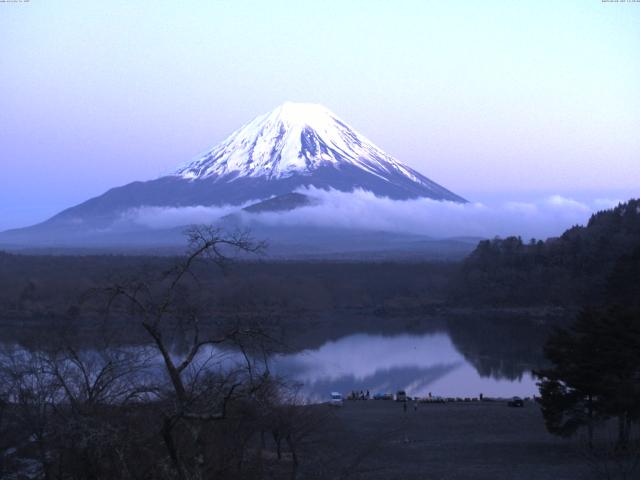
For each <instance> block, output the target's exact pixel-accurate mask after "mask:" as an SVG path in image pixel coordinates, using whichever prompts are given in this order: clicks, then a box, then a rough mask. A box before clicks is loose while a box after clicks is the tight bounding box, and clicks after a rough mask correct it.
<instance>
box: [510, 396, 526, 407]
mask: <svg viewBox="0 0 640 480" xmlns="http://www.w3.org/2000/svg"><path fill="white" fill-rule="evenodd" d="M507 405H508V406H509V407H524V401H523V400H522V399H521V398H520V397H513V398H512V399H511V400H509V401H508V402H507Z"/></svg>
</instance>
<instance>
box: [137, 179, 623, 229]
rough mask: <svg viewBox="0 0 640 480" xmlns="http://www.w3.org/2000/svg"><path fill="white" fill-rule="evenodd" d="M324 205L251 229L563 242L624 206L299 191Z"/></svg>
mask: <svg viewBox="0 0 640 480" xmlns="http://www.w3.org/2000/svg"><path fill="white" fill-rule="evenodd" d="M298 191H299V192H300V193H304V194H306V195H309V196H311V197H314V198H316V199H318V200H319V201H320V202H319V203H318V204H317V205H310V206H306V207H302V208H298V209H295V210H291V211H286V212H263V213H247V212H242V213H241V215H240V218H241V220H242V221H243V222H244V223H245V224H246V225H248V226H252V225H256V224H258V225H266V226H271V227H277V226H315V227H338V228H358V229H364V230H373V231H392V232H405V233H413V234H421V235H428V236H432V237H439V238H445V237H460V236H474V237H494V236H502V237H504V236H509V235H520V236H522V237H523V238H527V239H528V238H532V237H535V238H546V237H550V236H557V235H559V234H561V233H562V232H563V231H564V230H566V229H567V228H569V227H571V226H573V225H584V224H585V223H586V222H587V221H588V219H589V216H590V215H591V214H592V213H593V212H595V211H598V210H602V209H605V208H610V207H613V206H615V205H616V204H617V203H618V200H614V199H595V200H593V201H591V202H579V201H577V200H574V199H571V198H566V197H563V196H560V195H552V196H549V197H545V198H541V199H539V200H537V201H527V202H521V201H515V200H514V201H509V202H502V203H500V204H494V205H487V204H483V203H478V202H476V203H467V204H460V203H454V202H440V201H436V200H430V199H425V198H420V199H414V200H391V199H389V198H380V197H376V196H375V195H373V194H372V193H370V192H367V191H363V190H356V191H354V192H340V191H336V190H331V191H327V190H321V189H316V188H307V189H302V190H298ZM241 208H242V206H221V207H205V206H193V207H175V208H174V207H171V208H163V207H142V208H138V209H134V210H130V211H129V212H127V214H126V215H125V216H124V219H126V220H127V221H129V222H133V223H135V224H138V225H142V226H145V227H150V228H171V227H177V226H183V225H188V224H194V223H212V222H215V221H217V220H219V219H220V218H222V217H223V216H225V215H228V214H230V213H234V212H239V211H240V209H241Z"/></svg>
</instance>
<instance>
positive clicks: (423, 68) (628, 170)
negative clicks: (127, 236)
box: [0, 1, 640, 230]
mask: <svg viewBox="0 0 640 480" xmlns="http://www.w3.org/2000/svg"><path fill="white" fill-rule="evenodd" d="M333 12H339V15H338V14H337V13H333ZM638 20H640V8H638V5H637V4H635V5H634V4H631V3H627V4H625V3H606V2H604V3H603V2H600V1H593V2H577V1H566V2H538V1H536V2H526V3H525V2H522V3H518V4H517V5H516V4H514V3H510V2H509V3H508V2H498V1H487V2H481V3H478V4H475V3H474V4H461V3H454V4H451V3H445V2H418V1H405V2H399V3H394V4H393V5H384V4H376V3H371V2H367V3H364V2H352V3H349V4H348V5H344V4H340V3H338V2H333V3H332V2H329V4H327V5H326V6H325V7H324V8H323V9H320V10H318V9H316V8H313V7H312V6H306V5H297V6H296V8H293V7H292V5H291V4H287V3H286V2H275V3H273V4H258V5H253V4H242V3H206V2H189V3H187V4H177V3H175V2H154V3H151V2H136V3H135V4H133V3H130V2H129V3H126V2H123V3H117V2H109V3H93V4H88V3H87V2H75V1H69V2H64V4H56V5H54V4H47V3H45V2H35V1H34V2H28V3H5V4H2V5H0V40H2V44H3V53H2V55H0V69H2V71H3V75H2V76H1V77H0V103H1V104H2V105H3V113H5V114H4V115H3V116H0V144H1V145H2V153H1V155H2V167H3V175H2V177H0V230H4V229H8V228H15V227H22V226H27V225H31V224H34V223H37V222H40V221H43V220H45V219H47V218H49V217H50V216H52V215H54V214H55V213H57V212H59V211H61V210H63V209H64V208H68V207H71V206H73V205H75V204H78V203H81V202H83V201H85V200H87V199H89V198H91V197H94V196H98V195H100V194H102V193H104V192H105V191H106V190H108V189H110V188H112V187H116V186H119V185H123V184H126V183H129V182H132V181H136V180H150V179H153V178H157V177H158V176H160V175H162V174H163V173H167V172H169V171H171V170H173V169H174V168H175V167H177V166H178V165H180V164H182V163H184V162H185V161H187V160H189V159H191V158H193V157H194V156H195V155H196V154H197V153H198V152H200V151H202V150H204V149H206V148H208V147H211V146H213V145H215V144H217V143H219V142H220V141H222V140H223V139H224V138H225V137H226V136H227V135H228V134H229V133H231V132H232V131H233V130H235V129H237V128H239V127H240V126H241V125H242V124H244V123H246V122H248V121H249V120H251V119H252V118H254V117H255V116H256V115H260V114H263V113H265V112H267V111H269V110H271V109H273V108H274V107H276V106H277V105H279V104H281V103H283V102H284V101H286V100H293V101H304V102H312V103H320V104H323V105H325V106H326V107H328V108H329V109H331V110H333V111H334V112H335V113H337V114H338V115H339V116H340V117H342V118H343V119H344V120H345V121H347V122H348V123H349V124H350V125H352V126H353V127H354V128H356V129H357V130H359V131H360V132H362V133H363V134H364V135H366V136H367V137H368V138H370V139H371V140H372V141H373V142H375V143H376V144H377V145H379V146H380V147H381V148H382V149H384V150H385V151H386V152H387V153H389V154H390V155H392V156H394V157H395V158H397V159H398V160H400V161H401V162H403V163H405V164H407V165H409V166H411V167H413V168H415V169H417V170H418V171H420V172H421V173H423V174H424V175H426V176H427V177H429V178H431V179H433V180H434V181H436V182H438V183H439V184H441V185H443V186H444V187H446V188H448V189H449V190H451V191H453V192H455V193H457V194H459V195H461V196H463V197H465V198H468V199H469V200H471V201H474V202H482V203H487V204H496V205H498V204H504V203H508V202H527V201H537V200H541V199H545V198H549V197H551V196H554V195H559V196H562V197H564V198H569V199H573V200H576V201H579V202H587V203H590V204H591V203H593V202H596V201H597V200H599V199H609V200H625V199H628V198H630V197H632V196H634V195H635V196H638V194H639V193H638V180H639V179H640V161H639V155H638V154H639V153H640V136H639V135H638V134H637V132H638V130H639V127H640V90H638V88H637V85H638V79H640V56H638V55H637V52H638V51H639V50H640V48H639V47H640V34H639V32H640V30H639V29H638V28H637V27H638Z"/></svg>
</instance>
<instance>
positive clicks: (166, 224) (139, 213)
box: [120, 205, 243, 229]
mask: <svg viewBox="0 0 640 480" xmlns="http://www.w3.org/2000/svg"><path fill="white" fill-rule="evenodd" d="M242 207H243V205H239V206H238V205H233V206H232V205H223V206H220V207H205V206H202V205H196V206H192V207H139V208H132V209H131V210H127V212H126V213H125V214H124V215H122V218H121V219H120V221H121V223H132V224H134V225H139V226H143V227H149V228H154V229H161V228H172V227H179V226H184V225H193V224H206V223H212V222H215V221H216V220H219V219H220V218H222V217H224V216H225V215H228V214H230V213H233V212H236V211H238V209H241V208H242Z"/></svg>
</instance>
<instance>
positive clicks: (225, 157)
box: [49, 102, 465, 223]
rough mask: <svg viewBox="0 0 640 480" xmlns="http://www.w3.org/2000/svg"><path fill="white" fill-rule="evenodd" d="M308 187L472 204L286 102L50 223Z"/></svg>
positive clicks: (310, 109) (335, 121)
mask: <svg viewBox="0 0 640 480" xmlns="http://www.w3.org/2000/svg"><path fill="white" fill-rule="evenodd" d="M305 186H314V187H316V188H322V189H336V190H341V191H352V190H354V189H358V188H360V189H363V190H368V191H371V192H373V193H374V194H376V195H378V196H386V197H390V198H393V199H409V198H418V197H427V198H432V199H436V200H449V201H455V202H464V201H465V200H464V199H463V198H461V197H459V196H458V195H456V194H454V193H452V192H450V191H449V190H447V189H445V188H444V187H441V186H440V185H438V184H437V183H435V182H433V181H431V180H429V179H428V178H426V177H425V176H423V175H421V174H420V173H418V172H416V171H415V170H413V169H412V168H410V167H408V166H406V165H404V164H402V163H400V162H399V161H397V160H396V159H394V158H393V157H391V156H390V155H388V154H386V153H385V152H383V151H382V150H381V149H380V148H378V147H377V146H375V145H374V144H373V143H372V142H370V141H369V140H367V139H366V138H365V137H363V136H362V135H360V134H359V133H357V132H356V131H355V130H353V129H352V128H351V127H349V126H348V125H347V124H346V123H345V122H343V121H342V120H340V119H339V118H338V117H337V116H336V115H335V114H333V113H332V112H331V111H329V110H328V109H326V108H324V107H322V106H320V105H315V104H298V103H289V102H287V103H285V104H283V105H281V106H279V107H277V108H276V109H275V110H273V111H272V112H270V113H268V114H266V115H262V116H260V117H257V118H256V119H254V120H253V121H252V122H250V123H248V124H247V125H245V126H243V127H241V128H240V129H239V130H237V131H235V132H234V133H232V134H231V135H230V136H229V137H228V138H227V139H226V140H224V141H223V142H222V143H221V144H219V145H218V146H216V147H214V148H212V149H211V150H208V151H206V152H205V153H204V154H202V155H200V156H199V157H198V158H196V159H195V160H193V161H191V162H189V163H187V164H185V165H184V166H182V167H180V168H179V169H177V170H176V171H175V172H174V173H173V174H171V175H167V176H164V177H161V178H158V179H155V180H151V181H147V182H133V183H130V184H128V185H124V186H121V187H117V188H113V189H111V190H109V191H107V192H106V193H104V194H103V195H101V196H99V197H96V198H92V199H90V200H88V201H86V202H84V203H82V204H80V205H77V206H75V207H72V208H69V209H67V210H65V211H63V212H61V213H59V214H58V215H56V216H55V217H53V218H52V219H51V220H49V221H71V222H74V223H77V222H79V221H86V222H88V223H94V221H96V220H98V223H101V222H100V221H99V220H100V219H102V220H106V219H108V218H114V217H117V216H118V215H120V214H121V213H122V212H123V211H126V210H128V209H131V208H136V207H140V206H171V207H180V206H191V205H222V204H228V205H229V204H230V205H240V204H245V203H248V202H251V201H254V200H255V201H259V200H263V199H267V198H270V197H273V196H278V195H283V194H288V193H291V192H292V191H294V190H296V189H297V188H300V187H305Z"/></svg>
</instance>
